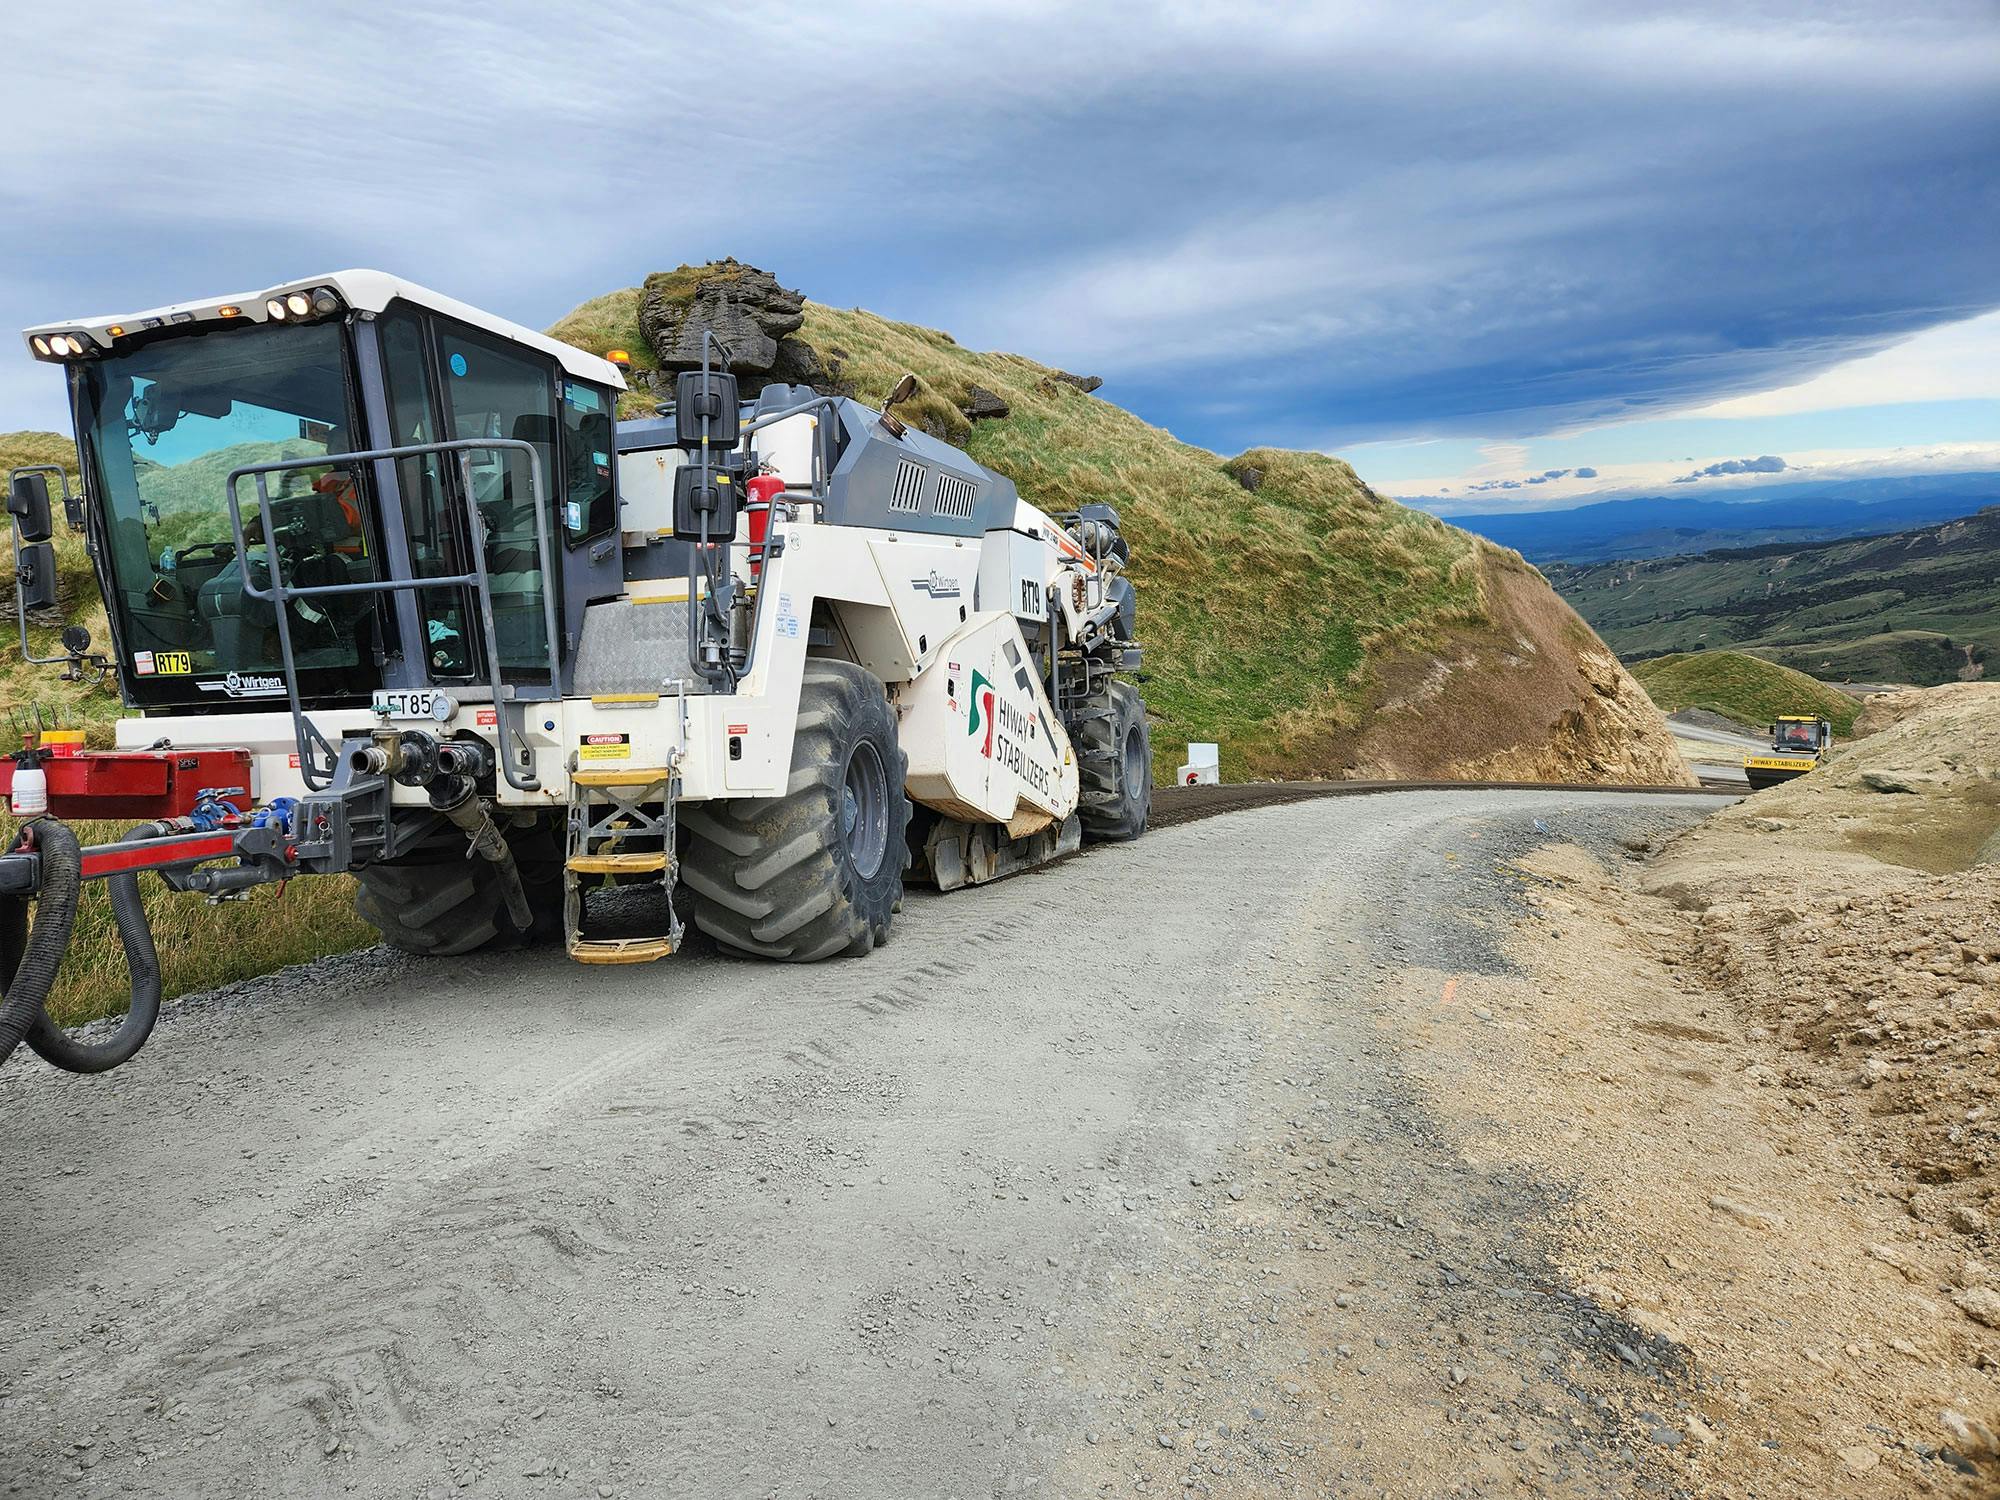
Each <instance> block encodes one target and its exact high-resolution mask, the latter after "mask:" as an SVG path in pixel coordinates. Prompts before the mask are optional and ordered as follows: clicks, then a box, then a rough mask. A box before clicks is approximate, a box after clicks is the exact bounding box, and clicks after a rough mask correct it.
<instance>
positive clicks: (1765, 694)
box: [1631, 651, 1861, 737]
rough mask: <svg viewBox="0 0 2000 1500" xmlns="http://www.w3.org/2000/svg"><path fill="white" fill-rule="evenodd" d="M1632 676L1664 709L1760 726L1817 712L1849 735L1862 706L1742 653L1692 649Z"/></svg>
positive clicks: (1637, 668) (1640, 667)
mask: <svg viewBox="0 0 2000 1500" xmlns="http://www.w3.org/2000/svg"><path fill="white" fill-rule="evenodd" d="M1631 671H1632V675H1633V676H1634V677H1636V678H1638V679H1639V685H1640V686H1641V687H1643V688H1644V689H1645V690H1646V694H1647V696H1648V697H1650V698H1651V699H1652V700H1653V702H1654V703H1656V704H1657V705H1659V709H1660V712H1661V713H1665V714H1670V713H1675V712H1677V711H1679V710H1680V709H1683V708H1705V709H1707V710H1708V711H1709V712H1710V713H1717V714H1722V715H1724V716H1725V717H1728V718H1731V719H1734V720H1736V721H1737V722H1738V723H1739V724H1747V725H1749V726H1750V727H1751V728H1752V729H1761V728H1764V727H1766V726H1768V725H1769V724H1770V722H1771V721H1772V720H1773V719H1775V718H1777V717H1778V716H1779V715H1780V714H1818V715H1820V716H1821V717H1823V718H1825V719H1827V720H1829V721H1830V722H1831V723H1832V724H1833V729H1834V733H1835V734H1838V735H1840V736H1842V737H1845V736H1846V735H1847V734H1848V733H1849V732H1850V731H1851V730H1852V729H1853V728H1854V716H1855V715H1856V714H1857V713H1859V712H1860V711H1861V705H1860V704H1859V703H1858V702H1856V701H1855V700H1854V699H1853V698H1851V697H1849V696H1848V695H1847V694H1846V693H1843V692H1841V691H1840V690H1839V689H1838V688H1831V687H1828V686H1827V685H1826V684H1825V683H1823V682H1820V681H1819V680H1818V679H1816V678H1812V677H1808V676H1806V674H1805V673H1803V672H1796V671H1794V670H1792V668H1790V667H1781V666H1779V665H1778V664H1777V663H1776V662H1772V661H1765V660H1764V659H1763V658H1761V657H1757V656H1752V655H1750V654H1749V653H1748V652H1744V651H1691V652H1683V653H1681V654H1680V655H1677V656H1656V657H1653V658H1652V659H1651V660H1649V661H1642V662H1636V663H1634V664H1633V666H1632V669H1631Z"/></svg>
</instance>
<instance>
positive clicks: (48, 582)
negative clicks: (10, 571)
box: [16, 517, 56, 609]
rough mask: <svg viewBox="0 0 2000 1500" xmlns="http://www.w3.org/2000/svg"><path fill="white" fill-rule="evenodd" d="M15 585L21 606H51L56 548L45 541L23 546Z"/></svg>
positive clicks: (25, 607) (53, 602)
mask: <svg viewBox="0 0 2000 1500" xmlns="http://www.w3.org/2000/svg"><path fill="white" fill-rule="evenodd" d="M46 519H47V518H46V517H44V520H45V521H46ZM16 586H17V587H18V588H19V589H20V591H21V606H22V608H24V609H50V608H53V607H54V605H55V602H56V549H55V548H54V547H53V546H51V545H50V544H49V543H47V542H36V543H35V544H34V545H33V546H29V547H23V548H22V549H21V567H20V572H19V575H18V581H17V584H16Z"/></svg>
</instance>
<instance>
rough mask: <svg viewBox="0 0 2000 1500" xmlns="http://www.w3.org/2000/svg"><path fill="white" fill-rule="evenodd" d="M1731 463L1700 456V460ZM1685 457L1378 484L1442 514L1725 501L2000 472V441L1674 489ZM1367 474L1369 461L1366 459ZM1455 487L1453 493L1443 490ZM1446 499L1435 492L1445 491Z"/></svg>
mask: <svg viewBox="0 0 2000 1500" xmlns="http://www.w3.org/2000/svg"><path fill="white" fill-rule="evenodd" d="M1711 461H1713V462H1718V463H1719V462H1726V461H1727V460H1725V459H1721V458H1719V457H1718V458H1716V459H1714V460H1711V459H1709V458H1705V457H1697V458H1696V459H1695V462H1696V463H1697V464H1702V465H1706V464H1708V463H1710V462H1711ZM1687 467H1688V466H1687V464H1686V462H1685V461H1673V462H1649V463H1628V464H1600V465H1597V466H1596V473H1595V474H1594V475H1593V476H1592V477H1589V478H1584V479H1579V478H1578V477H1577V476H1576V475H1575V474H1574V473H1571V474H1569V475H1566V476H1565V477H1563V478H1561V479H1551V480H1549V481H1548V482H1547V483H1545V484H1540V485H1536V486H1535V487H1533V488H1532V489H1531V488H1528V487H1527V485H1526V483H1525V476H1524V475H1523V473H1522V471H1521V470H1520V469H1519V468H1518V467H1514V468H1510V469H1507V470H1506V471H1505V474H1504V476H1503V475H1502V472H1501V470H1500V469H1498V468H1497V467H1494V466H1491V465H1485V466H1482V467H1481V468H1479V469H1477V470H1474V471H1471V472H1470V473H1467V474H1438V475H1431V476H1428V477H1420V478H1415V479H1405V480H1399V481H1398V482H1397V483H1395V484H1394V485H1391V486H1386V487H1385V486H1383V485H1380V484H1377V485H1376V488H1378V489H1385V490H1386V492H1387V493H1389V494H1392V495H1394V496H1395V497H1397V498H1398V499H1404V498H1424V497H1433V498H1427V499H1426V502H1425V506H1424V508H1425V509H1427V510H1431V511H1434V512H1436V513H1437V514H1439V515H1446V516H1450V515H1483V514H1492V513H1497V512H1502V511H1534V510H1563V509H1566V508H1568V507H1570V506H1574V505H1587V504H1590V503H1592V502H1594V501H1598V500H1622V499H1627V498H1630V497H1632V496H1636V495H1664V494H1668V493H1675V494H1682V495H1688V496H1693V497H1695V498H1699V499H1704V500H1726V499H1728V498H1729V496H1730V493H1731V492H1732V491H1735V490H1743V489H1766V488H1769V487H1770V486H1771V485H1772V484H1774V483H1791V482H1794V481H1796V482H1801V483H1803V482H1808V481H1823V482H1831V481H1834V480H1843V479H1875V478H1900V477H1902V476H1905V475H1910V474H1958V473H1984V472H1994V471H2000V440H1996V441H1994V442H1991V443H1931V444H1922V445H1912V446H1908V447H1900V448H1817V449H1812V450H1809V451H1806V452H1802V453H1797V454H1794V455H1791V456H1790V457H1789V459H1788V461H1787V463H1786V467H1785V471H1784V472H1783V473H1782V474H1773V473H1735V474H1723V475H1716V476H1713V477H1709V478H1704V479H1703V480H1702V481H1701V483H1700V484H1699V485H1698V486H1692V487H1688V488H1686V489H1683V490H1675V489H1674V488H1673V484H1674V481H1675V480H1676V479H1679V478H1681V477H1682V476H1683V475H1684V474H1686V472H1687ZM1360 468H1361V477H1362V478H1364V479H1366V478H1367V477H1368V472H1367V466H1366V465H1365V464H1363V465H1361V466H1360ZM1482 478H1483V479H1485V480H1487V481H1489V482H1490V481H1491V480H1493V479H1501V478H1512V479H1515V480H1517V481H1520V482H1519V483H1517V484H1516V485H1515V486H1514V487H1513V488H1508V489H1485V490H1481V491H1478V492H1474V493H1468V492H1467V481H1468V480H1473V481H1479V480H1481V479H1482ZM1446 490H1449V491H1450V493H1449V494H1442V492H1443V491H1446ZM1440 496H1442V497H1441V498H1436V497H1440Z"/></svg>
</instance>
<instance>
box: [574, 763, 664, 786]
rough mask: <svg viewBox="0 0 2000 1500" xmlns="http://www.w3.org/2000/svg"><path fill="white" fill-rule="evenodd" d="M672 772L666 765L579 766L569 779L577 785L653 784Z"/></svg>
mask: <svg viewBox="0 0 2000 1500" xmlns="http://www.w3.org/2000/svg"><path fill="white" fill-rule="evenodd" d="M672 774H673V773H672V772H671V771H669V770H668V769H667V768H666V767H665V766H638V767H632V766H578V767H577V768H576V769H575V770H574V771H572V772H570V773H569V779H570V782H571V784H572V785H575V786H651V785H652V784H653V783H654V782H656V781H665V780H666V779H667V778H668V777H669V776H671V775H672Z"/></svg>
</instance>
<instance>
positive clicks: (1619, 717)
mask: <svg viewBox="0 0 2000 1500" xmlns="http://www.w3.org/2000/svg"><path fill="white" fill-rule="evenodd" d="M1479 584H1480V593H1481V598H1482V602H1483V606H1484V611H1485V615H1486V617H1487V620H1488V621H1490V623H1483V624H1481V625H1480V626H1478V627H1477V628H1470V627H1468V628H1462V629H1459V630H1457V631H1455V632H1453V634H1452V636H1451V638H1450V640H1449V641H1448V642H1447V643H1446V645H1445V646H1444V647H1443V648H1442V649H1440V650H1438V651H1436V652H1435V653H1430V652H1423V653H1412V654H1410V655H1408V656H1404V657H1401V658H1398V659H1396V660H1395V661H1393V662H1392V663H1391V664H1390V665H1389V667H1388V668H1387V670H1386V671H1385V674H1384V688H1383V690H1382V692H1381V693H1380V694H1379V695H1378V697H1377V701H1376V702H1375V703H1374V704H1372V705H1371V710H1370V712H1369V713H1368V714H1367V715H1366V716H1365V717H1364V718H1363V719H1362V720H1361V721H1360V725H1359V727H1358V728H1357V729H1356V730H1355V731H1354V732H1353V734H1352V735H1351V737H1350V738H1351V742H1350V744H1349V746H1348V747H1347V752H1346V753H1347V760H1346V764H1345V768H1344V771H1343V774H1344V775H1347V776H1350V777H1359V778H1363V779H1379V780H1463V781H1559V782H1592V783H1599V784H1604V785H1613V786H1617V785H1625V786H1693V785H1695V784H1696V782H1695V777H1694V774H1693V773H1692V772H1691V771H1690V770H1689V769H1688V767H1687V763H1686V762H1685V761H1684V760H1683V759H1682V758H1681V755H1680V752H1679V751H1678V750H1677V749H1675V747H1674V741H1673V736H1672V734H1671V733H1670V732H1669V731H1668V729H1667V726H1666V722H1665V720H1663V719H1662V718H1661V716H1660V712H1659V710H1658V709H1657V708H1655V707H1654V706H1653V701H1652V699H1650V698H1648V697H1647V696H1646V692H1645V690H1644V689H1643V688H1641V687H1640V686H1639V685H1638V683H1636V682H1635V681H1633V679H1632V677H1631V674H1630V673H1628V672H1627V671H1626V670H1625V667H1624V665H1623V664H1622V663H1621V662H1620V661H1619V660H1618V658H1617V657H1616V656H1615V655H1613V654H1612V652H1611V650H1610V649H1609V648H1608V647H1607V646H1605V644H1604V643H1603V642H1602V641H1600V640H1599V639H1598V638H1597V636H1596V634H1595V633H1594V632H1592V630H1591V629H1590V627H1589V626H1588V625H1586V624H1584V623H1583V621H1582V619H1581V618H1579V617H1578V615H1577V614H1576V612H1575V611H1574V610H1572V609H1571V608H1570V607H1569V606H1568V605H1567V604H1565V603H1564V602H1563V600H1562V598H1561V597H1560V596H1559V595H1558V594H1557V593H1556V592H1555V590H1554V589H1552V588H1550V587H1549V585H1548V581H1547V580H1546V579H1544V578H1543V577H1542V575H1541V574H1540V573H1538V572H1536V571H1535V570H1534V569H1533V568H1531V567H1529V566H1528V565H1527V564H1526V563H1524V562H1522V561H1521V560H1520V558H1518V557H1517V556H1515V555H1514V554H1513V553H1509V552H1503V551H1500V550H1499V549H1497V548H1494V547H1490V546H1485V545H1482V546H1481V548H1480V556H1479Z"/></svg>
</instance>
